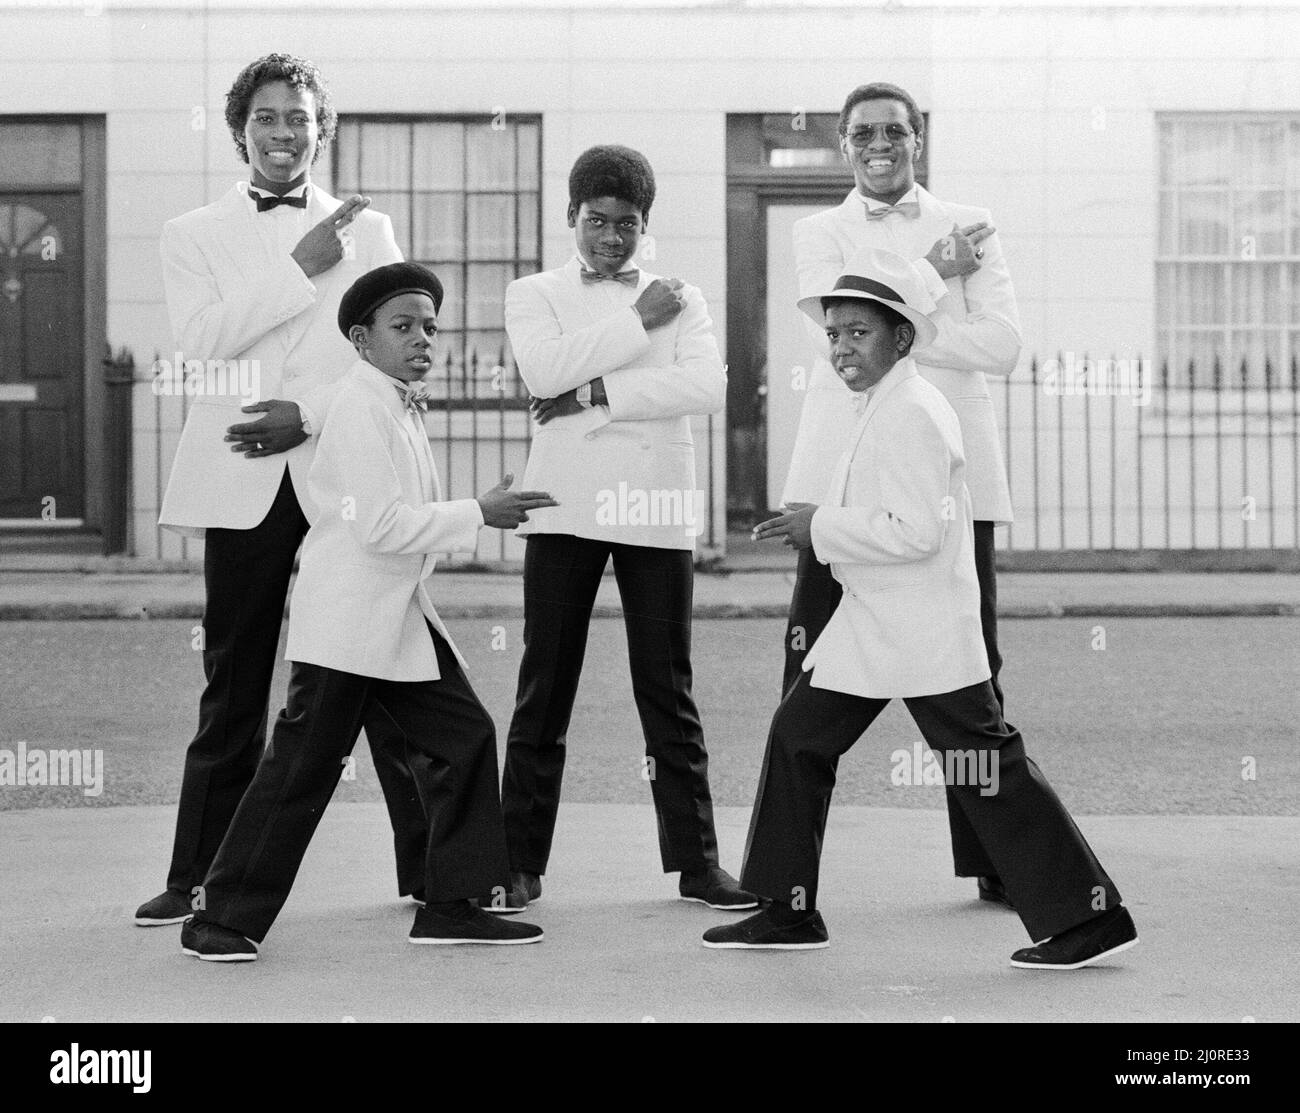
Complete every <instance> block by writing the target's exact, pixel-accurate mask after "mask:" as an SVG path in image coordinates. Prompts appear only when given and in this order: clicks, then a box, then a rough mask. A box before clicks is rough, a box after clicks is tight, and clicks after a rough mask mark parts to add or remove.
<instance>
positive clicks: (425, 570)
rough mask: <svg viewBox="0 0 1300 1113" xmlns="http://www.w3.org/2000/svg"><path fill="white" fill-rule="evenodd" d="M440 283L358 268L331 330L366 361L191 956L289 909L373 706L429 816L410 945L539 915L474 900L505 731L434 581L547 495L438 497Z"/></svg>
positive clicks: (336, 411) (234, 952)
mask: <svg viewBox="0 0 1300 1113" xmlns="http://www.w3.org/2000/svg"><path fill="white" fill-rule="evenodd" d="M442 296H443V292H442V285H441V283H440V282H439V281H438V279H437V277H436V276H435V275H434V274H433V273H432V272H431V271H429V270H427V269H426V268H424V267H422V266H419V265H418V264H415V263H393V264H390V265H389V266H385V267H380V268H378V269H376V270H373V271H370V272H369V273H367V274H365V275H363V276H362V277H361V278H359V279H358V280H357V281H356V282H355V283H354V284H353V285H352V286H351V288H350V289H349V290H348V292H347V293H346V294H345V295H344V297H343V299H342V301H341V303H340V305H339V314H338V323H339V328H340V329H341V330H342V332H343V333H344V335H345V336H347V338H348V339H349V340H350V341H351V343H352V344H353V346H354V347H355V348H356V350H357V353H358V355H359V356H360V358H359V359H358V360H357V362H356V363H355V364H354V365H353V366H352V368H351V369H350V370H349V371H348V372H347V374H346V375H345V376H344V378H343V380H342V382H341V386H340V389H339V391H338V394H337V395H336V396H335V398H334V401H333V404H332V405H331V407H330V413H329V417H328V419H327V420H326V423H325V428H324V429H323V430H322V432H321V434H320V444H319V445H318V447H317V451H316V458H315V461H314V463H313V465H312V469H311V472H310V474H309V476H308V481H307V484H308V491H309V494H310V496H311V501H312V504H313V505H314V507H315V508H316V511H317V517H316V518H315V520H314V521H313V522H312V526H311V529H310V531H309V532H308V534H307V539H306V541H305V542H304V544H303V552H302V560H301V567H300V571H299V574H298V580H297V583H296V584H295V586H294V592H293V601H292V606H291V610H290V615H289V641H288V648H287V652H286V656H287V658H288V659H289V660H290V661H292V662H293V670H292V673H291V675H290V680H289V695H288V704H287V706H286V707H285V709H284V710H283V711H281V712H280V715H279V717H278V718H277V720H276V724H275V730H274V733H273V735H272V738H271V743H270V745H269V746H268V747H267V750H266V753H265V755H264V756H263V758H262V761H261V763H260V764H259V766H258V769H257V773H256V775H255V776H254V777H253V782H252V784H251V785H250V786H249V788H248V791H247V792H246V793H245V795H244V798H243V801H242V802H241V804H240V806H239V810H238V812H236V814H235V818H234V820H233V822H232V823H231V826H230V830H229V831H228V833H227V834H226V838H225V840H224V841H223V842H222V844H221V848H220V849H219V850H218V851H217V856H216V859H215V860H214V862H213V864H212V868H211V870H210V871H209V872H208V876H207V878H206V879H205V881H204V883H203V888H204V894H203V895H204V904H205V907H204V908H203V910H202V911H200V912H198V913H197V914H196V915H195V917H194V919H193V920H192V921H190V922H189V923H187V924H186V925H185V928H184V929H183V931H182V936H181V945H182V947H183V948H184V950H185V953H186V954H191V955H194V956H195V957H197V958H201V959H205V960H208V961H214V962H246V961H251V960H253V959H255V958H256V957H257V947H256V946H255V945H254V941H257V942H260V941H261V940H262V939H263V938H264V937H265V935H266V933H267V931H268V930H269V928H270V926H271V924H272V923H273V922H274V920H275V917H276V915H277V914H278V913H279V911H280V909H281V907H282V906H283V905H284V902H285V900H286V899H287V898H288V895H289V889H290V887H291V885H292V884H293V879H294V877H295V875H296V874H297V871H298V867H299V865H300V864H301V862H302V858H303V855H304V854H305V853H306V850H307V845H308V843H309V842H310V841H311V837H312V834H313V832H314V831H315V829H316V824H317V823H318V822H319V820H320V817H321V814H322V812H323V811H324V809H325V805H326V804H327V803H328V802H329V798H330V796H331V794H332V793H333V791H334V786H335V785H336V784H337V783H338V780H339V776H340V774H341V772H342V768H343V765H344V763H345V762H346V760H347V757H348V755H349V754H350V753H351V750H352V747H353V745H354V743H355V742H356V739H357V735H358V733H359V731H360V729H361V725H362V722H363V721H364V719H365V717H366V715H367V714H368V713H370V712H371V711H373V710H374V709H376V708H378V709H380V710H382V711H383V712H385V713H386V714H387V715H389V716H390V717H391V718H392V719H393V721H394V722H395V723H396V724H397V726H398V727H399V729H400V730H401V731H402V732H403V734H404V735H405V737H406V739H407V744H408V746H409V748H410V750H411V751H414V754H412V755H411V756H412V757H413V758H414V757H415V755H416V754H418V759H415V760H412V762H411V766H412V772H413V773H414V774H415V779H416V784H417V786H418V789H419V792H420V798H421V801H422V803H423V804H424V807H425V810H426V812H427V815H428V819H429V842H428V851H427V855H426V860H425V882H424V896H425V898H426V900H427V904H426V905H425V907H423V908H421V909H420V910H419V911H418V912H417V913H416V917H415V925H414V927H413V928H412V929H411V934H410V941H411V942H412V943H434V944H454V943H490V944H511V943H534V942H537V941H539V940H540V939H541V938H542V931H541V929H540V928H538V927H535V926H533V925H531V924H521V923H511V922H509V921H505V920H501V919H498V918H497V917H494V916H491V915H489V914H488V913H487V912H484V911H483V910H481V909H480V908H478V907H477V906H476V905H475V903H474V902H473V901H472V900H471V899H470V898H472V897H478V896H479V895H480V894H482V893H483V892H485V891H490V890H492V889H494V888H495V889H497V891H499V892H504V891H505V890H504V886H505V883H506V881H507V878H508V865H507V858H506V844H505V831H504V828H503V825H502V820H501V807H500V798H499V796H498V791H497V756H496V732H495V729H494V727H493V724H492V719H491V717H490V716H489V715H488V713H487V712H486V711H485V710H484V708H483V705H482V704H481V703H480V702H479V700H478V698H477V696H475V694H474V690H473V689H472V688H471V687H470V684H469V681H468V680H467V679H466V677H465V673H464V668H465V661H464V658H462V657H461V655H460V654H459V652H457V650H456V647H455V646H454V645H453V644H452V641H451V637H450V635H449V634H448V633H447V629H446V627H445V626H444V625H443V622H442V620H441V619H440V618H439V617H438V612H437V611H436V610H435V609H434V606H433V601H432V599H431V597H430V592H429V589H428V578H429V576H430V575H431V573H432V572H433V569H434V564H435V558H434V555H433V554H435V553H443V552H472V551H473V550H474V547H475V545H476V542H477V536H478V531H479V529H480V528H481V527H482V526H484V525H488V526H492V527H494V528H496V529H510V528H513V527H515V526H517V525H519V524H520V523H521V522H524V521H527V519H528V514H529V511H531V510H535V509H537V508H539V507H546V506H555V505H556V503H555V500H554V499H552V498H551V497H550V496H549V495H547V494H546V493H544V492H541V491H523V492H514V491H510V490H508V488H509V486H510V482H511V477H510V476H507V477H506V478H505V479H503V480H502V482H501V483H500V484H499V485H498V486H497V487H495V488H493V489H492V490H491V491H488V492H487V493H486V494H484V495H481V496H480V497H479V498H477V499H458V500H452V501H443V500H442V495H441V492H440V489H439V484H438V474H437V469H436V467H435V466H434V459H433V453H432V452H431V451H430V448H429V440H428V436H427V435H426V433H425V430H424V423H423V421H422V420H421V416H420V415H421V413H422V411H423V409H424V395H423V391H422V390H421V388H420V386H419V382H420V380H421V379H423V378H424V376H425V375H426V374H427V373H428V371H429V369H430V367H431V365H432V354H433V342H434V337H435V335H436V333H437V314H438V309H439V308H440V306H441V305H442Z"/></svg>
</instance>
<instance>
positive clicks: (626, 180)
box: [569, 145, 655, 217]
mask: <svg viewBox="0 0 1300 1113" xmlns="http://www.w3.org/2000/svg"><path fill="white" fill-rule="evenodd" d="M596 197H617V198H618V199H619V200H620V201H626V202H627V203H628V204H629V205H635V206H636V207H637V208H638V209H640V210H641V215H642V216H643V217H644V216H648V215H649V213H650V206H651V205H652V204H653V203H654V199H655V174H654V171H653V170H651V169H650V163H649V162H648V161H647V159H646V157H645V155H643V154H642V153H641V152H640V151H634V150H632V148H631V147H619V146H614V145H610V146H602V147H590V148H588V149H587V150H585V151H583V152H582V154H580V155H579V156H578V161H577V162H575V163H574V164H573V169H572V170H570V171H569V204H570V205H571V206H572V207H573V208H574V209H577V208H578V206H579V205H581V204H582V203H583V202H584V201H590V200H592V199H593V198H596Z"/></svg>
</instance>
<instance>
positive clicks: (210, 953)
mask: <svg viewBox="0 0 1300 1113" xmlns="http://www.w3.org/2000/svg"><path fill="white" fill-rule="evenodd" d="M181 952H182V953H183V954H187V955H192V956H193V957H194V958H199V959H202V960H203V961H204V962H256V961H257V944H256V943H253V942H252V941H250V940H248V939H245V938H244V937H243V936H242V935H240V934H239V932H237V931H233V930H231V929H230V928H228V927H222V926H221V925H220V924H210V923H208V922H207V921H206V920H200V921H198V922H195V921H194V920H190V921H189V923H187V924H186V925H185V926H184V927H183V928H181Z"/></svg>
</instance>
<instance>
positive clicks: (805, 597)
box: [781, 522, 1003, 877]
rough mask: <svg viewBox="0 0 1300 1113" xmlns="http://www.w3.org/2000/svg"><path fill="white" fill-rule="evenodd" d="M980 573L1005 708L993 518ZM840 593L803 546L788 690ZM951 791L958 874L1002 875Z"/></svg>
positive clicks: (984, 536)
mask: <svg viewBox="0 0 1300 1113" xmlns="http://www.w3.org/2000/svg"><path fill="white" fill-rule="evenodd" d="M975 574H976V576H977V577H978V579H979V585H980V625H981V627H982V628H983V634H984V648H985V650H986V651H987V653H988V657H989V670H990V671H991V672H992V674H993V678H992V681H991V683H992V685H993V693H994V696H995V697H996V698H997V702H998V707H999V709H1000V708H1001V707H1002V706H1003V699H1002V686H1001V685H1000V684H999V683H998V673H999V672H1000V671H1001V669H1002V654H1001V653H999V652H998V583H997V572H996V565H995V563H994V537H993V523H992V522H976V523H975ZM840 595H841V588H840V585H839V582H838V581H837V580H836V579H835V577H834V576H832V575H831V570H830V566H829V565H826V564H822V562H821V561H819V560H818V559H817V557H816V556H815V555H814V554H813V550H812V549H811V548H807V549H801V550H800V552H799V565H798V571H797V572H796V574H795V585H794V596H793V597H792V598H791V600H790V615H789V619H788V621H787V623H786V631H785V673H784V676H783V677H782V682H781V691H782V693H783V694H784V693H788V692H789V691H790V689H791V688H792V687H793V686H794V682H795V681H796V680H797V679H798V678H799V676H801V675H802V671H803V660H804V657H806V656H807V654H808V650H810V649H811V648H812V646H813V643H814V642H815V641H816V640H817V639H818V637H820V635H821V632H822V631H823V630H824V629H826V624H827V623H828V622H830V620H831V615H833V614H834V613H835V608H836V607H837V606H838V605H839V602H840ZM947 795H948V829H949V831H950V833H951V835H952V860H953V871H954V873H956V875H957V876H958V877H990V876H997V871H996V870H995V869H994V868H993V864H992V862H991V861H990V860H989V857H988V855H987V854H986V853H985V852H984V848H983V847H982V846H981V845H980V840H979V837H978V836H977V835H976V834H975V831H974V830H973V829H972V828H971V825H970V823H969V822H967V820H966V814H965V812H964V811H963V810H962V809H961V808H960V807H959V806H958V805H957V801H956V797H955V796H954V795H953V792H952V790H951V789H949V790H948V794H947Z"/></svg>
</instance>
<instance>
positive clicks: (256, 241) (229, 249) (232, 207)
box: [213, 182, 267, 280]
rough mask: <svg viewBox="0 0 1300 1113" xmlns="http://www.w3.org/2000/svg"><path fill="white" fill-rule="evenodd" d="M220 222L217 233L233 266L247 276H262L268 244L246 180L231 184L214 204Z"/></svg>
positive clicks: (252, 277)
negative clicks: (246, 187)
mask: <svg viewBox="0 0 1300 1113" xmlns="http://www.w3.org/2000/svg"><path fill="white" fill-rule="evenodd" d="M213 215H214V216H215V217H216V219H217V222H218V224H219V225H220V227H219V229H218V230H217V234H218V235H219V236H220V238H221V246H222V248H223V249H224V253H225V257H226V259H227V260H228V262H229V264H230V266H231V268H232V269H233V270H234V271H236V272H237V273H238V274H240V275H242V276H243V277H244V278H247V279H250V280H252V279H256V278H260V277H261V276H262V274H263V272H264V269H265V263H264V260H265V259H266V254H267V249H266V243H265V241H264V240H263V238H262V234H261V233H260V232H258V230H257V211H256V209H254V207H253V206H252V205H251V204H250V203H249V200H248V194H247V192H246V191H245V188H244V183H242V182H241V183H239V184H238V185H235V186H232V187H231V188H230V190H229V191H228V192H227V193H226V194H225V195H224V196H223V197H222V198H221V199H220V200H219V201H217V203H216V205H215V206H214V212H213Z"/></svg>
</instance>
